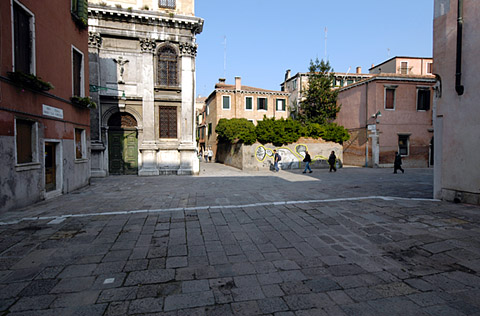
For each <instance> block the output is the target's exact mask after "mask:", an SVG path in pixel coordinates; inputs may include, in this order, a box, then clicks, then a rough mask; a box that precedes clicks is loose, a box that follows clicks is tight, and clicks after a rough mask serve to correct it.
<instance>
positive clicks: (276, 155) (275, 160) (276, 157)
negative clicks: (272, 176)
mask: <svg viewBox="0 0 480 316" xmlns="http://www.w3.org/2000/svg"><path fill="white" fill-rule="evenodd" d="M273 154H274V155H273V167H274V168H275V172H278V171H279V170H280V168H278V162H279V161H280V160H282V156H280V154H279V153H277V150H276V149H274V150H273Z"/></svg>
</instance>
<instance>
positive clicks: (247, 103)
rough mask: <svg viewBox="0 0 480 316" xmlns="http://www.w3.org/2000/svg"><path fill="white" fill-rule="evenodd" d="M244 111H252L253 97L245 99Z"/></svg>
mask: <svg viewBox="0 0 480 316" xmlns="http://www.w3.org/2000/svg"><path fill="white" fill-rule="evenodd" d="M245 110H247V111H251V110H253V97H245Z"/></svg>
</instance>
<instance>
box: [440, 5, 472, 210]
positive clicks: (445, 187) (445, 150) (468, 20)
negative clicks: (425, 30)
mask: <svg viewBox="0 0 480 316" xmlns="http://www.w3.org/2000/svg"><path fill="white" fill-rule="evenodd" d="M457 5H458V0H451V1H447V0H436V1H435V19H434V32H433V34H434V40H433V44H434V45H433V55H434V60H435V65H434V72H435V73H437V74H438V75H439V82H438V84H437V85H438V87H439V89H440V90H439V92H441V93H439V94H437V95H436V96H437V98H436V105H437V109H436V115H435V173H434V195H435V197H436V198H441V199H445V200H450V201H453V200H456V201H462V202H466V203H474V204H480V180H479V179H480V168H479V166H478V162H479V156H480V128H479V122H480V111H479V101H478V100H480V89H479V86H480V63H479V62H478V52H479V51H480V41H479V40H478V36H479V34H480V2H479V1H468V0H467V1H463V6H464V7H463V36H462V59H461V65H462V70H461V73H462V78H461V83H462V85H463V86H464V93H463V95H458V94H457V92H456V91H455V73H456V56H457V51H456V43H457Z"/></svg>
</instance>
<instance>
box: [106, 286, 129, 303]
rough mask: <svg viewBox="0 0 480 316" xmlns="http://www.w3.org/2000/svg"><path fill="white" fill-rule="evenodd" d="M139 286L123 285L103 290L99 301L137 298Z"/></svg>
mask: <svg viewBox="0 0 480 316" xmlns="http://www.w3.org/2000/svg"><path fill="white" fill-rule="evenodd" d="M137 291H138V287H136V286H132V287H122V288H115V289H108V290H103V291H102V292H101V293H100V296H99V297H98V300H97V302H98V303H105V302H115V301H128V300H133V299H135V297H136V295H137Z"/></svg>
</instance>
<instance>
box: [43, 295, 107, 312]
mask: <svg viewBox="0 0 480 316" xmlns="http://www.w3.org/2000/svg"><path fill="white" fill-rule="evenodd" d="M99 294H100V291H84V292H81V293H65V294H60V295H58V296H57V298H56V299H55V301H54V302H53V303H52V305H51V306H50V307H53V308H59V307H74V306H86V305H93V304H95V302H96V301H97V298H98V296H99Z"/></svg>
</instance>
